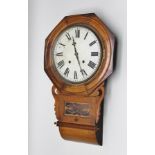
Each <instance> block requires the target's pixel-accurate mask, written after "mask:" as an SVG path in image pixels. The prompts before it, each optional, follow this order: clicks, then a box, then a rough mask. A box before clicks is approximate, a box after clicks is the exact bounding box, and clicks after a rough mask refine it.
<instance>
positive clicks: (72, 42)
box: [52, 26, 102, 83]
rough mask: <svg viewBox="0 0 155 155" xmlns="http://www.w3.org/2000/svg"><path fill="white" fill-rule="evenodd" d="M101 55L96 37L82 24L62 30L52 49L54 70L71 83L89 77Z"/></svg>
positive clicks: (95, 68) (96, 67)
mask: <svg viewBox="0 0 155 155" xmlns="http://www.w3.org/2000/svg"><path fill="white" fill-rule="evenodd" d="M101 57H102V48H101V44H100V41H99V39H98V37H97V36H96V34H95V33H94V32H93V31H92V30H91V29H89V28H87V27H83V26H72V27H70V28H68V29H66V30H65V31H63V32H62V33H61V34H60V35H59V36H58V38H57V41H56V43H55V46H54V48H53V49H52V58H53V59H54V65H55V68H56V70H57V71H58V73H59V74H60V76H61V77H62V78H63V79H65V80H67V81H69V82H71V83H81V82H84V81H86V80H88V79H89V78H91V77H92V76H93V75H94V74H95V72H96V71H97V69H98V67H99V65H100V61H101Z"/></svg>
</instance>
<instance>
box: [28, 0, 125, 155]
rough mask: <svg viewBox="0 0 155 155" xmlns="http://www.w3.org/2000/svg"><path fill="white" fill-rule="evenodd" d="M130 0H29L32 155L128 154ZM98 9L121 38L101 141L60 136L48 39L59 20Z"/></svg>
mask: <svg viewBox="0 0 155 155" xmlns="http://www.w3.org/2000/svg"><path fill="white" fill-rule="evenodd" d="M125 2H126V1H124V0H117V1H114V0H108V1H103V0H95V1H92V0H78V1H66V0H57V1H54V0H50V1H49V0H44V1H43V0H31V1H29V155H45V154H46V155H51V154H56V155H61V154H64V155H71V154H74V155H79V154H81V155H85V154H89V155H94V154H95V155H102V154H105V155H114V154H115V155H126V102H127V101H126V70H127V68H126V62H127V60H126V53H127V50H126V3H125ZM90 12H94V13H96V14H97V15H98V16H99V17H100V18H101V19H102V20H103V21H104V22H105V23H106V24H107V25H108V27H109V28H110V29H111V31H112V32H113V33H114V34H115V36H116V37H117V41H118V46H117V47H118V48H117V66H116V70H115V71H114V73H113V74H112V76H111V77H110V78H109V80H108V83H107V87H106V94H105V106H104V123H103V146H95V145H90V144H81V143H77V142H70V141H65V140H63V139H62V138H61V137H60V134H59V131H58V128H57V127H56V126H55V125H54V122H55V121H56V117H55V112H54V100H53V97H52V94H51V86H52V83H51V81H50V80H49V79H48V77H47V76H46V74H45V72H44V66H43V65H44V63H43V58H44V42H45V38H46V37H47V36H48V34H49V33H50V32H51V30H52V29H53V28H54V27H55V26H56V25H57V24H58V23H59V22H60V20H61V19H62V18H63V17H64V16H66V15H71V14H81V13H90Z"/></svg>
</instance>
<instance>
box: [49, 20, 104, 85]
mask: <svg viewBox="0 0 155 155" xmlns="http://www.w3.org/2000/svg"><path fill="white" fill-rule="evenodd" d="M74 27H82V28H87V29H88V30H89V31H91V32H92V33H93V34H94V35H95V36H96V38H97V39H98V42H99V46H100V53H101V56H100V58H99V65H98V67H97V69H96V70H95V71H94V72H93V74H92V75H91V76H90V77H88V78H87V79H85V80H83V81H78V82H74V81H70V80H67V79H65V78H64V77H63V76H62V75H61V74H60V73H59V71H58V70H57V68H56V65H55V60H54V49H55V46H56V43H57V41H58V39H59V37H60V36H61V35H62V34H63V33H64V32H65V31H66V30H69V29H70V28H74ZM103 44H104V43H103ZM103 44H102V42H101V40H100V37H99V36H98V35H97V34H96V32H95V31H94V30H93V29H92V28H90V27H89V26H88V25H85V24H78V23H77V24H72V25H69V26H67V27H66V28H65V29H63V30H62V31H60V32H59V34H58V35H57V37H56V38H55V40H54V43H53V45H51V48H50V53H51V54H50V55H51V61H52V63H53V66H52V67H54V69H55V71H56V72H57V73H58V75H59V77H60V78H61V79H62V80H63V81H64V82H65V83H67V84H70V85H80V84H84V83H87V82H89V80H92V79H93V77H94V76H95V74H96V73H97V72H98V70H99V69H100V67H101V64H102V63H103V61H104V58H103V56H104V54H105V52H104V53H103V48H104V47H103Z"/></svg>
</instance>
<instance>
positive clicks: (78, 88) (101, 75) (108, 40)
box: [44, 13, 114, 94]
mask: <svg viewBox="0 0 155 155" xmlns="http://www.w3.org/2000/svg"><path fill="white" fill-rule="evenodd" d="M75 24H82V25H86V26H87V27H89V28H91V29H93V31H94V32H95V34H98V35H97V36H98V37H99V38H100V40H101V44H103V42H104V46H105V51H104V52H105V61H104V62H103V63H102V64H101V65H100V68H99V69H98V71H97V72H96V74H95V76H94V77H93V78H91V80H88V81H87V82H85V83H82V84H76V85H73V84H69V83H66V82H64V80H62V79H61V78H60V77H59V75H58V74H55V69H54V67H52V66H53V63H52V61H51V56H50V53H51V52H50V49H51V46H53V44H54V41H55V39H56V38H57V36H58V35H59V34H60V32H61V31H62V30H63V29H65V28H66V27H69V26H72V25H75ZM113 46H114V37H113V35H112V33H111V32H110V31H109V29H108V28H107V26H106V25H105V24H104V23H103V21H101V20H100V19H99V18H98V17H97V16H96V15H95V14H93V13H90V14H82V15H71V16H66V17H64V18H63V19H62V20H61V21H60V22H59V23H58V25H56V27H55V28H54V29H53V30H52V32H51V33H50V34H49V35H48V37H47V38H46V40H45V55H44V70H45V72H46V74H47V75H48V77H49V78H50V79H51V81H52V82H53V84H54V85H55V87H56V88H57V89H58V90H59V91H60V92H64V93H69V94H90V93H91V92H93V90H95V89H96V88H97V87H98V86H99V85H100V84H102V83H103V81H104V80H105V79H106V78H107V77H108V76H109V75H110V74H111V73H112V70H111V69H110V68H111V67H110V66H111V63H112V54H113ZM102 52H103V51H102Z"/></svg>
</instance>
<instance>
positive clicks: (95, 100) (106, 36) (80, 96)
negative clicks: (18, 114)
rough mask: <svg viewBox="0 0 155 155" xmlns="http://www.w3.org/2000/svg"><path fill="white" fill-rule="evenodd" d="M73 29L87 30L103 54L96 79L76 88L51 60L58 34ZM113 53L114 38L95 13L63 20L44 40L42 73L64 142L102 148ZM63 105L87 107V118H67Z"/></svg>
mask: <svg viewBox="0 0 155 155" xmlns="http://www.w3.org/2000/svg"><path fill="white" fill-rule="evenodd" d="M73 25H81V26H86V27H88V28H89V29H91V30H93V31H94V32H95V33H96V35H97V36H98V37H99V39H100V42H101V46H102V53H103V56H102V60H101V65H100V67H99V68H98V70H97V72H96V73H95V75H94V76H93V77H91V78H90V79H89V80H87V81H86V82H83V83H79V84H74V83H70V82H68V81H65V80H64V79H62V78H61V77H60V75H59V73H58V72H57V70H56V68H55V66H54V62H53V59H52V58H51V55H52V54H51V52H52V49H53V46H54V45H55V41H56V39H57V37H58V36H59V34H60V33H61V32H62V31H64V29H66V28H68V27H70V26H73ZM113 52H114V36H113V34H112V33H111V32H110V30H109V29H108V28H107V26H106V25H105V24H104V23H103V22H102V21H101V20H100V19H99V18H98V17H97V16H96V15H95V14H94V13H89V14H82V15H72V16H66V17H64V18H63V19H62V21H61V22H60V23H59V24H58V25H57V26H56V27H55V28H54V29H53V31H52V32H51V33H50V34H49V36H48V37H47V38H46V41H45V56H44V69H45V72H46V74H47V75H48V77H49V78H50V80H51V81H52V82H53V87H52V94H53V96H54V99H55V112H56V117H57V119H58V122H57V123H56V124H57V125H58V126H59V131H60V134H61V136H62V137H63V138H64V139H68V140H74V141H80V142H86V143H93V144H99V145H102V117H103V116H102V107H103V102H102V101H103V98H104V81H105V80H106V78H107V77H108V76H109V75H110V74H111V73H112V72H113ZM65 103H77V104H79V105H78V107H80V106H81V107H82V106H83V105H88V107H87V109H86V110H87V111H88V112H89V115H88V116H87V117H85V116H82V115H66V114H65V108H66V107H65ZM78 110H80V109H78Z"/></svg>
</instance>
